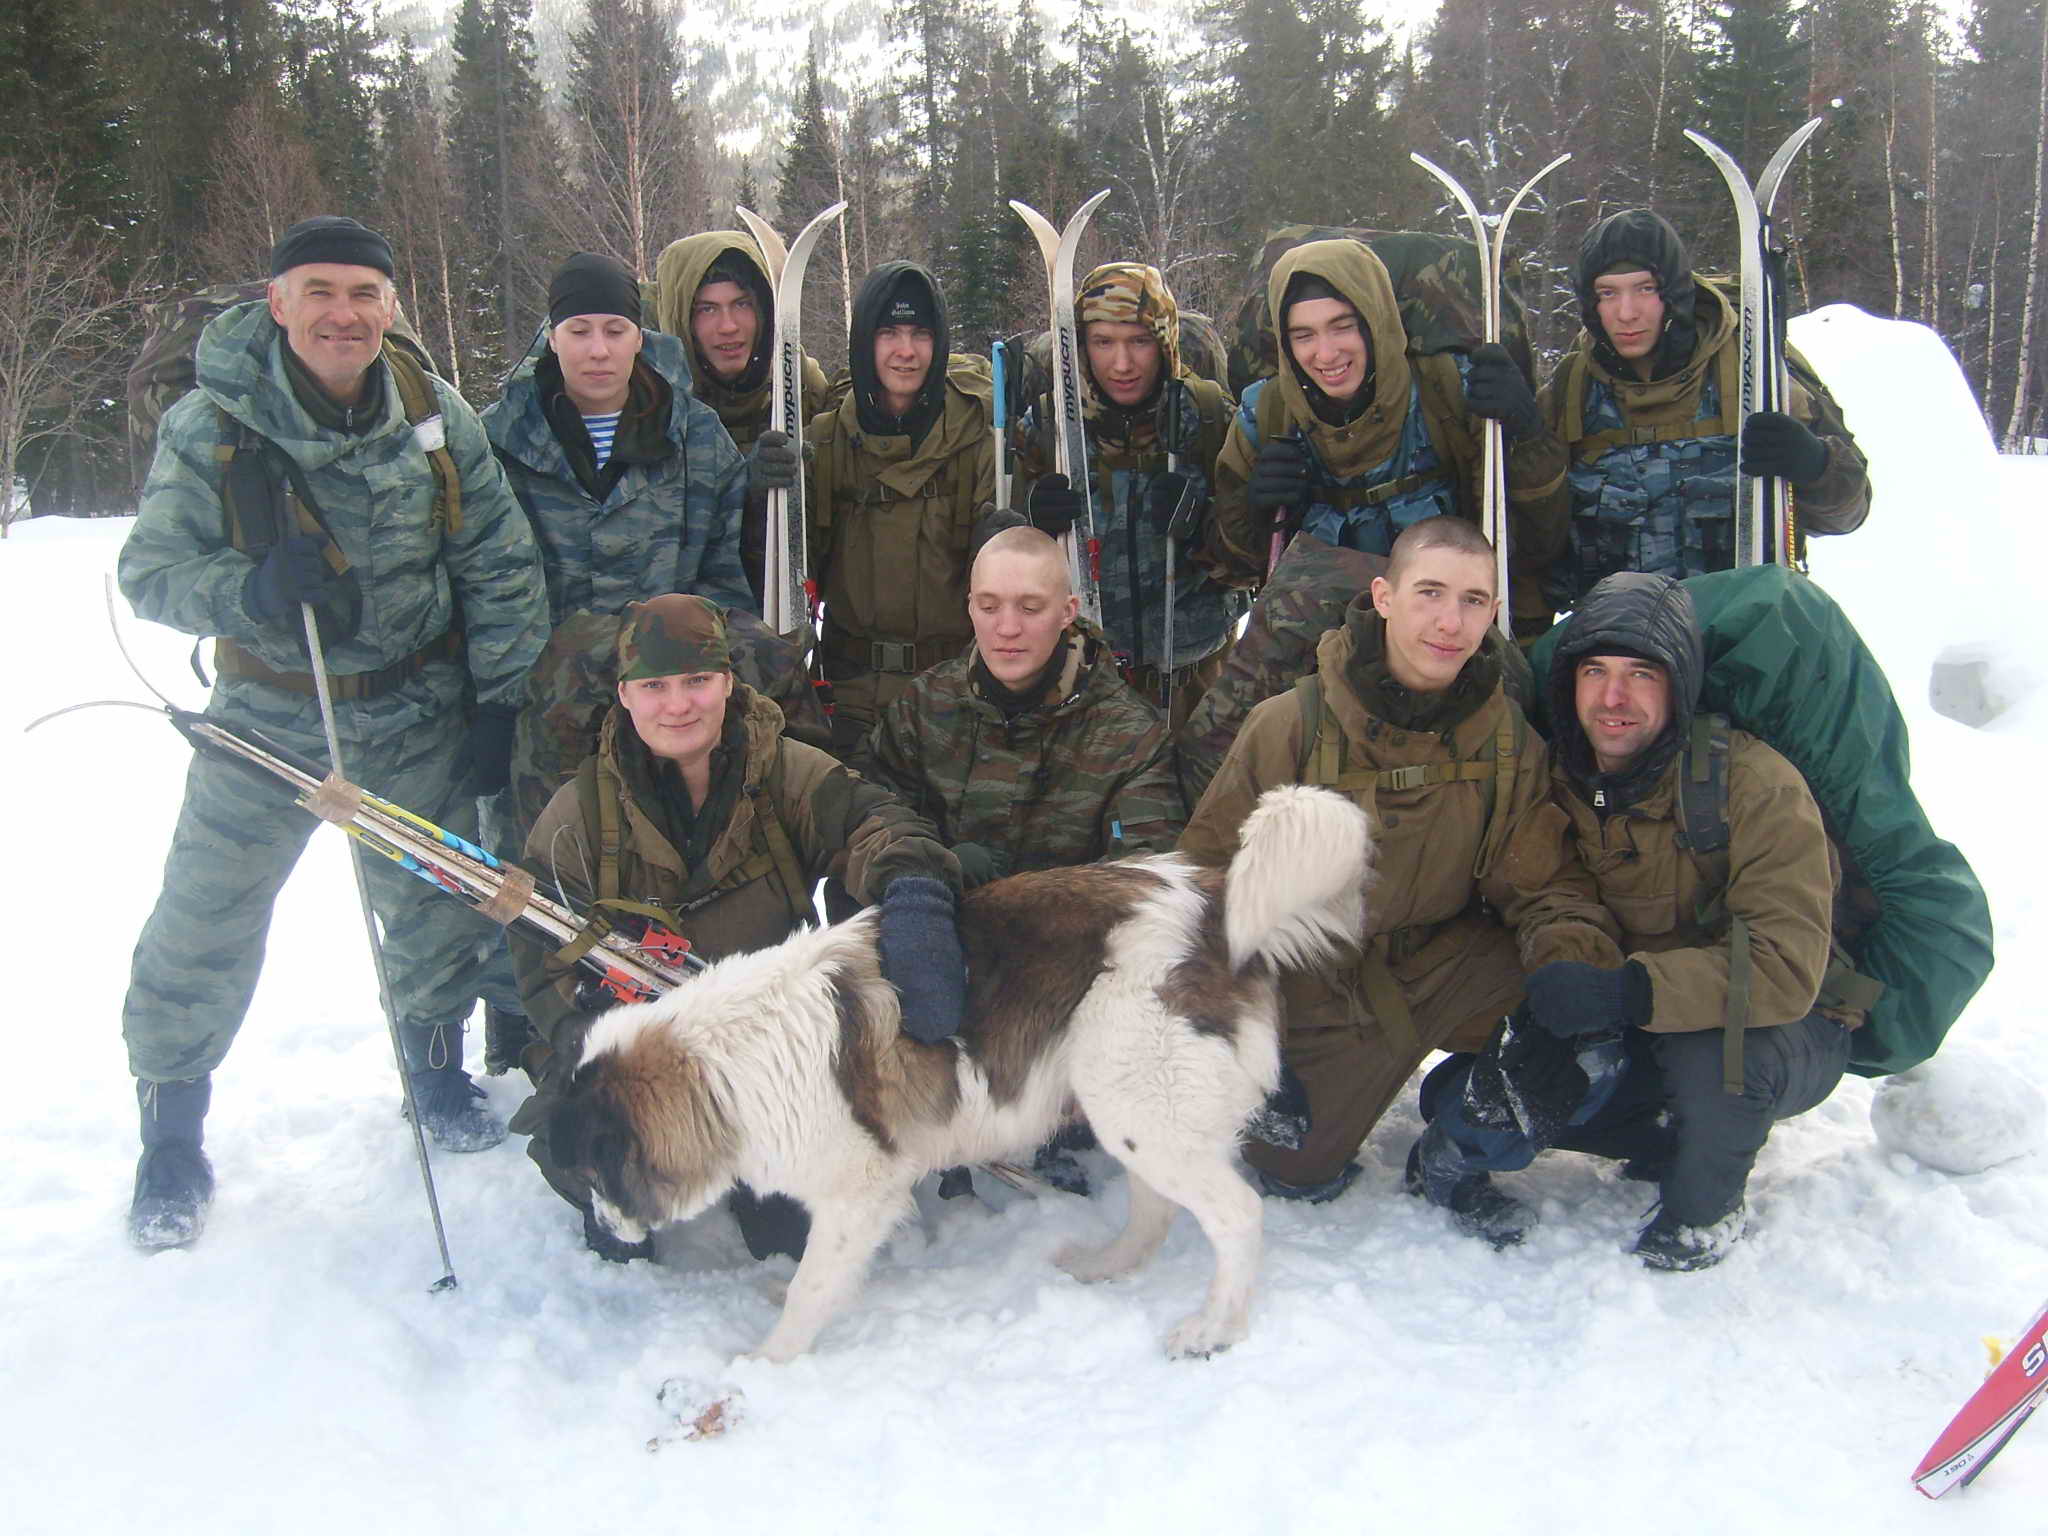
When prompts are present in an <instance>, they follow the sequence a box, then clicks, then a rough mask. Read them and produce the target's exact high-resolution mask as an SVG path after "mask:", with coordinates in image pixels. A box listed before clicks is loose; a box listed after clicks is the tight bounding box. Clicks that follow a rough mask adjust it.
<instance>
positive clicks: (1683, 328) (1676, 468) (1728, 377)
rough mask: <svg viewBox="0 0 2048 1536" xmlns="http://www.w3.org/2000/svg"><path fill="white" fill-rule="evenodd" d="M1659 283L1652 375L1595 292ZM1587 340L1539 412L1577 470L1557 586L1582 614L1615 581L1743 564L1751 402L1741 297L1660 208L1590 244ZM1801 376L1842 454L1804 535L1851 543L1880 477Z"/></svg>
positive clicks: (1546, 584)
mask: <svg viewBox="0 0 2048 1536" xmlns="http://www.w3.org/2000/svg"><path fill="white" fill-rule="evenodd" d="M1617 269H1619V270H1640V271H1647V272H1650V273H1652V274H1653V275H1654V276H1655V277H1656V278H1657V281H1658V291H1659V295H1660V296H1661V297H1662V298H1663V299H1664V302H1665V330H1664V334H1663V337H1662V338H1661V339H1660V341H1659V343H1658V347H1657V351H1656V353H1655V354H1654V361H1653V363H1652V366H1651V374H1652V377H1651V378H1649V379H1647V380H1646V379H1643V378H1641V377H1639V376H1638V375H1637V373H1636V371H1635V369H1634V367H1633V366H1632V365H1630V364H1628V363H1627V362H1625V361H1624V360H1623V359H1622V358H1621V357H1620V356H1619V355H1618V354H1617V353H1616V352H1615V351H1614V348H1613V346H1612V345H1611V344H1610V343H1609V342H1608V340H1607V333H1606V332H1605V330H1604V329H1602V327H1601V325H1600V314H1599V304H1598V302H1597V300H1596V299H1595V298H1594V294H1593V284H1594V281H1595V280H1596V279H1597V278H1599V277H1601V276H1602V275H1604V274H1606V273H1608V272H1609V271H1611V270H1617ZM1575 287H1576V289H1577V292H1578V297H1579V312H1580V316H1581V318H1582V320H1583V321H1584V325H1585V328H1584V329H1583V330H1582V331H1580V333H1579V335H1578V338H1577V339H1576V340H1575V341H1574V342H1573V344H1572V347H1571V350H1570V351H1568V352H1567V353H1566V354H1565V355H1564V357H1563V358H1561V359H1560V360H1559V362H1558V365H1557V367H1556V368H1555V369H1554V370H1553V371H1552V373H1551V375H1550V378H1549V379H1548V380H1547V381H1546V382H1545V384H1544V386H1543V389H1542V391H1541V393H1540V394H1539V395H1538V397H1537V405H1538V409H1539V410H1540V411H1541V413H1542V415H1543V419H1544V421H1545V422H1546V423H1548V425H1549V428H1550V430H1551V432H1552V433H1553V434H1555V436H1556V437H1557V439H1558V440H1559V441H1560V442H1561V443H1562V444H1563V445H1564V449H1565V452H1566V455H1567V458H1568V461H1569V472H1568V479H1569V487H1570V489H1569V496H1570V503H1571V508H1570V529H1569V537H1568V540H1567V541H1566V543H1565V544H1564V545H1563V546H1562V547H1561V548H1559V550H1558V551H1557V552H1556V558H1555V559H1554V560H1553V561H1552V563H1551V565H1550V568H1549V570H1548V571H1547V572H1546V573H1545V574H1544V577H1543V589H1544V594H1545V597H1546V600H1547V603H1548V605H1550V606H1554V607H1555V608H1558V609H1564V608H1570V607H1572V606H1573V605H1574V604H1575V603H1576V601H1577V600H1578V598H1579V597H1581V596H1582V595H1583V594H1585V593H1586V592H1588V591H1590V590H1591V589H1592V588H1593V586H1594V585H1595V584H1596V583H1597V582H1599V581H1600V580H1601V578H1603V577H1605V576H1608V575H1611V574H1612V573H1614V572H1615V571H1625V570H1627V571H1656V572H1659V573H1662V574H1665V575H1670V576H1676V577H1685V576H1697V575H1701V574H1703V573H1705V572H1707V571H1720V570H1727V569H1729V568H1730V567H1731V566H1733V565H1734V563H1735V530H1734V506H1735V502H1734V497H1735V483H1736V458H1737V439H1738V436H1739V429H1740V421H1739V418H1738V414H1737V413H1738V411H1739V409H1740V403H1741V402H1740V400H1739V398H1737V397H1736V392H1735V391H1734V390H1733V389H1732V388H1731V387H1730V384H1731V383H1732V381H1733V379H1734V376H1735V372H1734V371H1735V368H1736V367H1737V365H1738V364H1739V362H1740V357H1739V349H1740V340H1741V326H1740V322H1739V318H1738V315H1737V313H1736V309H1735V305H1734V303H1733V302H1732V285H1731V284H1730V283H1729V282H1728V281H1727V280H1726V279H1722V278H1713V277H1696V276H1695V275H1694V273H1693V270H1692V266H1691V263H1690V261H1689V260H1688V259H1687V257H1686V254H1685V247H1684V244H1683V242H1681V241H1680V240H1679V238H1678V235H1677V232H1676V231H1674V230H1673V229H1672V228H1671V226H1670V225H1669V224H1667V223H1666V222H1665V221H1664V220H1663V219H1661V218H1659V217H1658V216H1657V215H1656V214H1654V213H1651V212H1650V211H1649V210H1647V209H1632V210H1628V211H1625V212H1622V213H1617V214H1614V215H1612V216H1611V217H1609V218H1606V219H1603V220H1601V221H1600V223H1598V224H1596V225H1594V226H1593V228H1592V229H1591V230H1590V231H1589V232H1588V233H1587V235H1586V238H1585V241H1584V242H1583V244H1582V246H1581V249H1580V255H1579V266H1578V269H1577V273H1576V276H1575ZM1787 356H1788V358H1789V360H1790V361H1791V362H1792V364H1793V365H1794V372H1793V376H1792V398H1791V401H1790V402H1789V414H1790V415H1792V416H1793V417H1795V418H1796V419H1798V420H1799V421H1800V422H1801V423H1803V424H1804V425H1805V426H1806V427H1807V428H1808V429H1809V430H1811V431H1812V432H1814V433H1815V434H1816V435H1817V436H1819V437H1820V438H1821V439H1822V441H1824V442H1825V443H1826V444H1827V447H1828V463H1827V468H1826V469H1825V470H1823V471H1822V473H1821V476H1820V478H1819V479H1818V480H1815V481H1813V482H1811V483H1809V484H1803V485H1800V486H1798V487H1797V488H1796V489H1795V491H1794V493H1793V495H1794V506H1795V508H1796V510H1797V517H1798V525H1799V528H1800V530H1801V531H1802V533H1850V532H1853V531H1854V530H1855V529H1857V528H1858V527H1860V526H1862V523H1863V520H1864V518H1865V517H1867V516H1868V515H1869V512H1870V479H1869V475H1868V472H1867V466H1866V463H1865V460H1864V457H1863V454H1862V452H1861V451H1860V450H1859V449H1858V448H1857V447H1856V440H1855V438H1854V437H1852V436H1851V435H1850V433H1849V429H1848V426H1847V425H1846V424H1845V423H1844V422H1843V420H1842V416H1841V411H1840V408H1839V407H1837V406H1836V404H1835V402H1834V400H1833V398H1832V397H1831V396H1829V395H1828V394H1827V392H1826V390H1825V389H1821V388H1818V387H1809V384H1808V382H1807V381H1808V380H1811V381H1813V383H1814V385H1816V386H1817V385H1818V379H1817V376H1816V375H1815V374H1814V373H1813V370H1812V369H1811V367H1810V366H1809V365H1808V364H1807V362H1806V359H1805V358H1804V357H1802V356H1801V355H1800V353H1799V351H1798V349H1797V348H1788V349H1787Z"/></svg>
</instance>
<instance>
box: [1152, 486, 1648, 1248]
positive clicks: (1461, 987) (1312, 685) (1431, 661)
mask: <svg viewBox="0 0 2048 1536" xmlns="http://www.w3.org/2000/svg"><path fill="white" fill-rule="evenodd" d="M1498 605H1499V594H1498V593H1497V592H1496V591H1495V587H1494V565H1493V550H1492V547H1491V546H1490V545H1489V544H1488V543H1487V541H1486V538H1485V535H1483V534H1482V533H1480V531H1479V530H1478V529H1477V528H1476V527H1474V526H1473V525H1472V524H1471V523H1469V522H1466V521H1465V520H1464V519H1463V518H1460V517H1455V516H1442V517H1432V518H1426V519H1424V520H1423V521H1421V522H1418V523H1416V524H1414V525H1413V526H1412V527H1410V528H1408V529H1407V530H1406V531H1405V532H1403V533H1402V534H1401V535H1400V537H1399V538H1397V539H1396V540H1395V541H1394V545H1393V550H1392V556H1391V564H1390V565H1389V567H1388V570H1387V574H1386V576H1384V577H1381V578H1378V579H1376V580H1374V582H1373V584H1372V590H1371V591H1370V592H1369V593H1363V594H1361V595H1360V596H1359V597H1358V598H1357V599H1356V600H1355V601H1354V602H1353V603H1352V604H1351V606H1350V607H1349V608H1348V609H1347V610H1346V611H1345V614H1344V622H1343V623H1342V624H1341V625H1339V626H1338V627H1337V628H1335V629H1332V630H1329V631H1328V632H1326V633H1325V634H1324V636H1323V638H1322V642H1321V645H1320V646H1319V647H1318V651H1317V657H1316V672H1315V674H1314V676H1313V678H1309V679H1304V680H1303V681H1302V683H1301V684H1298V685H1297V686H1296V687H1295V688H1294V689H1293V690H1291V691H1289V692H1288V693H1285V694H1282V695H1279V696H1278V697H1275V698H1272V699H1268V700H1266V701H1265V702H1264V703H1263V704H1260V705H1259V706H1258V707H1257V708H1256V709H1254V710H1253V711H1252V713H1251V715H1250V717H1249V718H1248V719H1247V720H1246V721H1245V725H1244V729H1243V730H1242V731H1241V732H1239V734H1238V737H1237V740H1236V742H1235V744H1234V745H1233V746H1232V747H1231V750H1230V753H1229V755H1228V756H1227V757H1226V758H1225V759H1224V761H1223V765H1222V767H1220V768H1219V769H1218V770H1217V773H1216V776H1215V778H1214V779H1212V780H1211V781H1210V784H1209V787H1208V789H1207V791H1206V792H1205V793H1204V794H1203V796H1202V800H1201V803H1200V804H1199V805H1198V806H1196V808H1195V811H1194V815H1193V816H1192V818H1191V819H1190V820H1189V823H1188V829H1187V832H1186V834H1185V835H1184V836H1183V837H1182V839H1181V848H1182V850H1183V851H1184V852H1187V853H1189V854H1191V855H1193V856H1194V857H1196V858H1199V859H1201V860H1202V861H1203V862H1205V863H1213V864H1221V863H1223V862H1225V861H1226V860H1228V858H1229V857H1230V855H1231V854H1232V852H1234V851H1235V850H1236V847H1237V837H1238V828H1239V827H1240V825H1241V824H1242V823H1243V821H1244V819H1245V817H1246V816H1247V815H1248V814H1249V813H1250V811H1251V809H1252V806H1253V804H1254V803H1255V802H1256V801H1257V800H1258V797H1259V796H1260V795H1261V794H1262V793H1264V792H1265V791H1266V790H1268V789H1271V788H1273V787H1274V786H1275V785H1279V784H1296V783H1307V784H1319V785H1323V786H1326V787H1328V788H1332V789H1335V790H1337V791H1339V792H1341V793H1344V794H1348V795H1350V796H1351V797H1352V798H1353V799H1354V800H1356V801H1357V803H1358V804H1359V805H1360V806H1362V807H1363V808H1364V809H1365V811H1366V812H1367V813H1368V814H1369V815H1370V816H1371V817H1372V823H1373V836H1374V843H1375V850H1374V858H1373V864H1374V878H1373V885H1372V889H1371V891H1370V892H1369V894H1368V898H1367V910H1368V919H1367V926H1366V931H1365V933H1364V935H1363V936H1362V937H1363V940H1364V943H1363V946H1362V948H1361V950H1360V952H1359V953H1358V955H1357V958H1356V959H1355V961H1353V962H1352V963H1351V964H1349V965H1345V966H1342V967H1340V968H1336V969H1333V970H1326V971H1321V972H1311V973H1296V974H1294V975H1291V976H1289V977H1288V978H1286V979H1285V980H1284V981H1283V983H1282V995H1283V999H1284V1009H1285V1019H1286V1042H1285V1057H1286V1061H1287V1064H1288V1065H1289V1066H1290V1067H1291V1068H1293V1070H1294V1072H1295V1073H1296V1074H1297V1075H1298V1076H1299V1078H1300V1079H1301V1081H1302V1083H1303V1084H1304V1085H1305V1086H1306V1089H1307V1098H1308V1121H1309V1124H1308V1129H1307V1131H1306V1134H1305V1135H1302V1136H1301V1137H1299V1138H1298V1145H1293V1146H1276V1145H1273V1144H1271V1143H1270V1142H1267V1141H1261V1140H1253V1141H1249V1142H1248V1143H1247V1144H1246V1147H1245V1157H1246V1160H1247V1161H1248V1162H1249V1163H1250V1164H1251V1165H1252V1168H1253V1170H1254V1172H1255V1174H1256V1175H1257V1178H1258V1182H1259V1183H1260V1185H1261V1187H1262V1188H1263V1189H1264V1191H1265V1193H1267V1194H1269V1195H1273V1196H1277V1197H1281V1198H1286V1199H1297V1200H1309V1201H1323V1200H1330V1199H1334V1198H1335V1197H1336V1196H1338V1195H1340V1194H1342V1193H1343V1192H1344V1190H1345V1189H1346V1188H1347V1187H1349V1185H1350V1183H1351V1181H1352V1180H1353V1179H1354V1178H1356V1177H1357V1175H1358V1172H1359V1167H1358V1164H1357V1163H1355V1162H1353V1161H1352V1159H1353V1157H1354V1155H1355V1154H1356V1153H1357V1151H1358V1149H1359V1147H1360V1145H1361V1144H1362V1143H1363V1142H1364V1140H1365V1138H1366V1136H1367V1134H1368V1133H1369V1132H1370V1131H1371V1130H1372V1127H1373V1125H1374V1123H1375V1122H1376V1121H1377V1120H1378V1119H1379V1117H1380V1115H1381V1114H1382V1113H1384V1111H1385V1110H1386V1107H1387V1105H1388V1104H1390V1103H1391V1102H1392V1101H1393V1098H1394V1095H1395V1094H1396V1093H1398V1092H1399V1091H1400V1089H1401V1085H1402V1084H1403V1083H1405V1082H1406V1081H1407V1080H1408V1078H1409V1075H1410V1074H1411V1073H1413V1072H1414V1070H1415V1069H1416V1067H1418V1066H1419V1065H1421V1063H1422V1061H1423V1059H1424V1058H1425V1057H1426V1056H1428V1055H1429V1053H1430V1052H1432V1051H1434V1050H1437V1049H1439V1048H1442V1047H1444V1046H1445V1045H1446V1043H1447V1042H1450V1041H1453V1040H1466V1041H1470V1040H1473V1039H1478V1040H1483V1039H1484V1038H1485V1037H1486V1036H1487V1034H1489V1033H1490V1032H1491V1031H1492V1029H1493V1027H1494V1026H1495V1025H1496V1024H1497V1023H1498V1022H1499V1021H1500V1019H1501V1017H1502V1015H1504V1014H1505V1013H1507V1012H1508V1010H1509V1009H1511V1008H1513V1007H1514V1006H1515V1004H1516V1003H1517V1002H1519V1001H1520V999H1521V996H1522V976H1523V972H1524V970H1525V969H1526V968H1531V967H1534V966H1537V965H1541V964H1544V963H1547V962H1548V961H1552V960H1597V959H1598V958H1600V957H1604V956H1606V955H1608V954H1610V953H1611V952H1612V949H1611V945H1612V934H1613V932H1614V924H1613V919H1612V918H1610V917H1609V916H1608V915H1607V913H1606V912H1605V910H1604V909H1602V908H1601V906H1600V905H1599V903H1598V902H1597V900H1595V899H1594V896H1593V892H1592V887H1591V879H1590V877H1588V876H1586V875H1585V873H1584V871H1583V869H1581V868H1579V867H1578V866H1577V865H1576V863H1575V862H1574V861H1571V860H1569V859H1568V858H1567V857H1566V849H1565V842H1564V828H1563V825H1562V818H1561V817H1559V816H1557V815H1556V814H1555V813H1554V812H1553V813H1552V816H1551V818H1550V819H1546V818H1544V817H1542V816H1538V815H1536V814H1534V813H1535V812H1536V811H1537V810H1538V808H1539V807H1541V806H1542V805H1543V803H1544V795H1545V790H1546V787H1547V783H1548V774H1549V764H1548V759H1547V756H1546V753H1545V750H1544V746H1543V742H1542V740H1541V738H1539V737H1538V736H1536V735H1535V734H1534V733H1533V732H1532V731H1531V730H1530V729H1529V727H1528V724H1527V722H1526V721H1524V719H1523V718H1522V713H1521V710H1520V709H1519V708H1518V707H1517V706H1516V705H1515V703H1514V702H1513V701H1512V700H1511V699H1510V698H1509V697H1508V696H1507V694H1506V693H1505V692H1504V691H1503V690H1502V687H1501V668H1502V658H1503V654H1504V651H1505V649H1506V648H1507V646H1508V645H1509V644H1510V642H1509V641H1507V640H1506V639H1505V638H1504V637H1503V636H1502V635H1501V633H1500V632H1499V630H1498V629H1496V628H1495V627H1494V615H1495V612H1496V610H1497V608H1498ZM1504 1199H1505V1197H1503V1196H1500V1195H1498V1194H1496V1193H1495V1192H1494V1191H1492V1190H1491V1188H1490V1187H1489V1186H1487V1185H1486V1184H1485V1183H1484V1182H1483V1180H1482V1181H1474V1182H1473V1183H1472V1184H1471V1185H1470V1186H1469V1187H1467V1188H1466V1189H1465V1190H1463V1191H1461V1203H1460V1204H1457V1205H1455V1206H1454V1207H1453V1208H1454V1210H1455V1212H1456V1214H1457V1216H1458V1219H1459V1221H1460V1222H1461V1223H1462V1224H1464V1225H1467V1226H1468V1227H1470V1228H1471V1229H1473V1230H1476V1231H1480V1232H1485V1231H1487V1230H1488V1229H1489V1224H1490V1222H1491V1219H1492V1215H1493V1212H1494V1208H1495V1207H1496V1206H1497V1205H1498V1204H1500V1203H1502V1202H1503V1201H1504Z"/></svg>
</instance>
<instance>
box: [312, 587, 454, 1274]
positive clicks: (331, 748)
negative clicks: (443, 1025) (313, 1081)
mask: <svg viewBox="0 0 2048 1536" xmlns="http://www.w3.org/2000/svg"><path fill="white" fill-rule="evenodd" d="M299 615H300V617H301V618H302V619H304V620H305V624H306V655H307V659H308V660H310V661H311V662H312V664H313V687H314V689H315V691H316V692H317V693H318V694H319V696H320V723H321V725H322V726H323V727H324V728H325V729H326V731H327V764H328V767H329V768H331V769H332V770H333V772H334V777H335V778H337V779H346V778H347V777H348V772H347V770H346V769H345V768H344V767H343V765H342V761H341V733H340V731H338V730H337V729H336V728H335V724H334V697H333V693H332V691H331V690H330V689H329V687H328V684H327V653H326V652H325V650H323V649H322V647H321V645H320V623H319V620H318V619H317V618H315V617H314V614H313V605H312V604H311V603H300V604H299ZM348 862H349V868H351V869H352V870H354V871H355V876H356V899H357V900H358V901H360V902H361V903H362V908H363V932H364V934H365V935H366V936H367V937H368V938H369V941H370V959H371V962H372V963H373V964H374V965H375V966H376V970H377V997H378V999H379V1001H381V1002H382V1003H383V1005H384V1024H385V1027H386V1028H388V1029H389V1030H390V1031H391V1054H392V1056H393V1058H394V1059H395V1060H396V1061H397V1062H398V1084H399V1087H400V1088H401V1089H403V1090H404V1093H405V1118H406V1119H407V1121H409V1122H410V1123H411V1125H412V1145H413V1150H414V1152H416V1153H417V1154H418V1155H419V1161H420V1183H421V1184H423V1185H425V1186H426V1191H427V1210H428V1211H429V1212H430V1213H432V1215H433V1218H434V1241H435V1243H437V1244H438V1245H439V1246H440V1249H441V1278H440V1279H438V1280H436V1281H435V1282H434V1283H433V1285H431V1286H430V1287H428V1289H429V1291H451V1290H453V1289H455V1286H456V1284H457V1282H456V1279H455V1261H454V1260H453V1259H451V1258H450V1257H449V1256H448V1229H447V1228H446V1227H445V1226H443V1225H442V1223H441V1199H440V1196H439V1195H437V1194H436V1193H435V1192H434V1170H433V1166H432V1165H431V1164H430V1163H429V1162H428V1161H427V1136H426V1132H425V1131H423V1130H422V1129H421V1128H420V1111H419V1105H418V1103H417V1102H415V1100H414V1098H413V1092H412V1073H411V1072H410V1071H409V1070H407V1068H406V1064H405V1041H404V1040H403V1039H402V1038H401V1037H400V1035H399V1033H398V1008H397V1006H396V1004H394V1003H393V1002H392V999H391V978H390V977H389V976H388V975H387V974H386V972H385V969H384V945H383V942H382V941H381V940H380V939H379V938H378V936H377V913H376V910H375V909H374V908H373V907H371V905H370V878H369V875H368V874H367V873H366V872H365V871H364V869H363V850H362V847H361V845H360V844H358V843H357V842H356V840H355V839H354V838H350V839H349V845H348Z"/></svg>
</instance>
